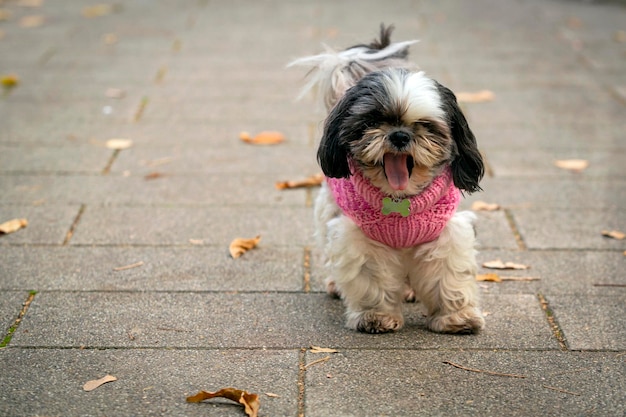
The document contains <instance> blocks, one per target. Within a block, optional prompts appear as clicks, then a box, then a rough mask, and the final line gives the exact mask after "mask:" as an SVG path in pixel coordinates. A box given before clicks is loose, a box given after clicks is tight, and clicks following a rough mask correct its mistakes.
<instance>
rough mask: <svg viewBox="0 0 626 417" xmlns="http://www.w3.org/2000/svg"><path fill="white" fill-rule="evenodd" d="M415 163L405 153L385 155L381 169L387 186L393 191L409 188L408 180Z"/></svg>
mask: <svg viewBox="0 0 626 417" xmlns="http://www.w3.org/2000/svg"><path fill="white" fill-rule="evenodd" d="M414 165H415V162H414V161H413V157H412V156H411V155H408V154H405V153H386V154H385V155H384V156H383V168H384V169H385V176H386V177H387V182H388V183H389V186H391V188H393V189H394V190H395V191H403V190H405V189H406V188H407V187H408V186H409V178H410V177H411V171H412V170H413V166H414Z"/></svg>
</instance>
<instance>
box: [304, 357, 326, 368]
mask: <svg viewBox="0 0 626 417" xmlns="http://www.w3.org/2000/svg"><path fill="white" fill-rule="evenodd" d="M329 359H330V356H326V357H324V358H322V359H317V360H314V361H313V362H311V363H307V364H306V365H304V369H307V368H308V367H309V366H313V365H315V364H318V363H322V362H326V361H327V360H329Z"/></svg>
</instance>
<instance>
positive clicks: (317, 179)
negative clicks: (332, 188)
mask: <svg viewBox="0 0 626 417" xmlns="http://www.w3.org/2000/svg"><path fill="white" fill-rule="evenodd" d="M322 181H324V175H323V174H315V175H311V176H310V177H308V178H305V179H303V180H298V181H279V182H277V183H276V188H277V189H279V190H286V189H291V188H305V187H317V186H318V185H321V184H322Z"/></svg>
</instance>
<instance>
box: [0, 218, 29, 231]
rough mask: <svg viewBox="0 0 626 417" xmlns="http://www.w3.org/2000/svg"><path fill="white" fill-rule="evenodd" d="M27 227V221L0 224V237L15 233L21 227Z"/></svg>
mask: <svg viewBox="0 0 626 417" xmlns="http://www.w3.org/2000/svg"><path fill="white" fill-rule="evenodd" d="M26 226H28V220H26V219H13V220H9V221H6V222H4V223H2V224H0V235H5V234H7V235H8V234H9V233H13V232H17V231H18V230H20V229H21V228H22V227H26Z"/></svg>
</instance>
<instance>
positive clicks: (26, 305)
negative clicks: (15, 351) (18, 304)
mask: <svg viewBox="0 0 626 417" xmlns="http://www.w3.org/2000/svg"><path fill="white" fill-rule="evenodd" d="M35 295H37V291H33V290H31V291H30V292H29V294H28V297H27V298H26V301H24V303H22V309H21V310H20V312H19V314H18V315H17V318H16V319H15V321H14V322H13V324H12V325H11V326H10V327H9V328H8V329H7V333H6V334H5V336H4V338H3V339H2V341H0V349H3V348H5V347H7V346H8V345H9V343H11V339H12V338H13V334H14V333H15V332H16V331H17V329H18V327H20V323H21V322H22V319H23V318H24V316H25V315H26V312H27V311H28V308H29V307H30V303H32V302H33V300H34V299H35Z"/></svg>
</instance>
